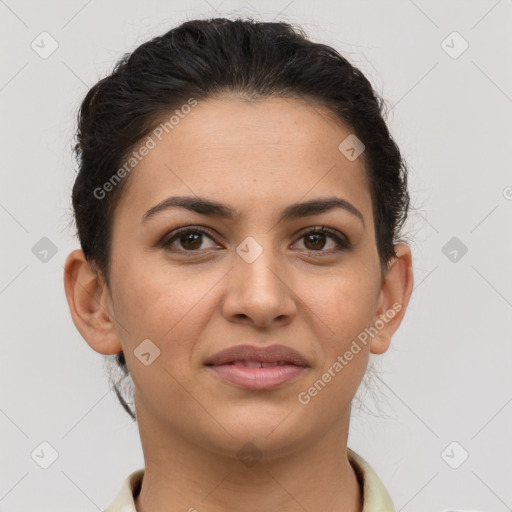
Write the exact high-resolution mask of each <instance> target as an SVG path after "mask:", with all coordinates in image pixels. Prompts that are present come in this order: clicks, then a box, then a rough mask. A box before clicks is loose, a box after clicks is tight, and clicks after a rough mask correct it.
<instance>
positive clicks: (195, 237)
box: [181, 233, 201, 249]
mask: <svg viewBox="0 0 512 512" xmlns="http://www.w3.org/2000/svg"><path fill="white" fill-rule="evenodd" d="M181 238H182V245H183V247H185V248H186V249H197V248H198V247H200V246H201V243H200V239H201V234H200V233H188V234H186V235H183V236H182V237H181ZM183 239H184V241H183ZM198 241H199V243H197V242H198ZM194 242H195V243H194ZM190 243H191V245H192V246H190Z"/></svg>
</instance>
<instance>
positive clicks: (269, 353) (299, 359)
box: [205, 345, 309, 390]
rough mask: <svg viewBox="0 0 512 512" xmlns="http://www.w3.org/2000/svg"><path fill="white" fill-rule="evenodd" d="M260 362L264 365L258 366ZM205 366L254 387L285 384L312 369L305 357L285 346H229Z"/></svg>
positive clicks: (225, 378)
mask: <svg viewBox="0 0 512 512" xmlns="http://www.w3.org/2000/svg"><path fill="white" fill-rule="evenodd" d="M258 362H259V363H262V364H263V365H265V366H259V367H258V366H257V363H258ZM205 365H206V366H207V367H209V368H210V369H211V370H212V371H213V372H215V374H216V375H217V376H219V377H220V378H222V379H223V380H226V381H228V382H230V383H231V384H234V385H235V386H238V387H242V388H246V389H253V390H257V389H273V388H276V387H279V386H283V385H285V384H287V383H289V382H291V381H293V380H296V379H297V378H299V377H300V376H301V375H302V374H303V373H304V372H305V371H306V370H307V368H309V365H308V363H307V361H306V359H305V357H304V356H302V355H301V354H300V353H299V352H297V351H296V350H293V349H291V348H289V347H285V346H284V345H271V346H268V347H256V346H252V345H238V346H235V347H230V348H228V349H226V350H223V351H221V352H218V353H217V354H215V355H214V356H213V357H212V358H210V359H209V360H208V361H207V362H206V363H205ZM267 365H272V366H267Z"/></svg>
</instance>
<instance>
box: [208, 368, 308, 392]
mask: <svg viewBox="0 0 512 512" xmlns="http://www.w3.org/2000/svg"><path fill="white" fill-rule="evenodd" d="M210 368H211V369H212V370H213V371H214V372H215V373H216V374H217V375H218V376H219V377H220V378H222V379H224V380H227V381H228V382H231V383H232V384H235V385H236V386H240V387H242V388H246V389H272V388H276V387H278V386H282V385H283V384H286V383H288V382H290V381H292V380H295V379H297V378H298V377H299V376H300V375H302V373H303V372H304V370H305V369H306V368H304V367H301V366H295V365H289V366H288V365H287V366H267V367H264V368H263V367H260V368H253V367H249V366H237V365H234V364H223V365H219V366H210Z"/></svg>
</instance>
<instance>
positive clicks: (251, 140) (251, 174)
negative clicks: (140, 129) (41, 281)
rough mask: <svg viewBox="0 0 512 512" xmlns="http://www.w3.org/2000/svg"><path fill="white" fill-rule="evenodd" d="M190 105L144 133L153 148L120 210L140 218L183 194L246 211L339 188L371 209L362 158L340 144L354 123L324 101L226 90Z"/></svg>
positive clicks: (341, 193) (131, 181)
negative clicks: (245, 95) (225, 93)
mask: <svg viewBox="0 0 512 512" xmlns="http://www.w3.org/2000/svg"><path fill="white" fill-rule="evenodd" d="M186 111H187V112H189V113H187V114H183V113H182V114H181V116H175V117H174V118H173V123H172V124H171V123H168V124H167V125H164V124H161V125H160V130H159V131H155V130H154V131H153V132H150V133H149V134H148V136H149V137H150V139H151V142H150V140H149V139H148V138H146V137H144V138H143V140H142V141H141V146H140V147H142V146H143V145H146V146H148V147H149V146H151V149H150V150H149V151H147V152H146V155H145V156H144V157H142V158H141V159H140V161H139V162H138V163H137V165H136V166H135V167H134V169H133V170H132V171H131V173H130V176H129V180H128V183H127V185H128V186H127V187H126V189H125V190H124V191H123V194H122V196H121V200H120V202H119V204H118V208H117V209H116V210H117V212H118V213H116V215H118V214H120V212H123V213H122V214H123V215H125V214H126V215H138V217H139V218H140V217H141V216H142V215H143V214H144V212H145V211H146V210H147V209H149V208H150V207H151V206H153V205H154V204H155V203H157V202H159V201H160V200H162V199H165V198H166V197H167V196H170V195H177V194H184V195H194V194H196V195H200V196H207V197H211V198H214V199H217V200H220V201H223V202H226V203H230V204H232V205H233V206H234V207H235V208H236V209H240V210H242V209H243V207H244V206H246V205H247V202H248V201H251V202H252V204H253V205H254V204H255V202H256V203H259V204H260V205H266V206H270V205H275V204H277V203H276V201H277V202H279V203H283V204H284V203H289V202H293V201H297V200H299V199H300V198H302V197H304V196H311V197H304V199H311V198H312V197H317V196H321V195H326V194H328V195H331V196H332V195H333V193H334V194H336V195H339V196H340V197H343V198H345V199H349V198H350V199H351V200H352V202H357V203H358V208H360V209H361V210H363V211H364V210H367V213H368V211H371V202H370V196H369V189H368V186H367V179H366V171H365V168H364V160H363V158H362V157H360V158H357V159H356V160H354V161H350V160H349V159H347V158H346V157H345V156H344V155H343V154H342V153H341V152H340V150H339V149H338V146H339V145H340V143H341V142H342V141H343V140H344V139H345V138H346V137H347V136H349V135H350V134H351V133H352V132H351V129H350V127H349V126H348V125H346V124H344V123H342V122H341V121H340V120H337V119H334V117H333V115H332V114H331V113H330V112H329V111H328V110H327V109H325V108H324V107H322V106H320V105H318V104H316V103H309V102H307V101H305V100H300V99H281V98H279V99H277V98H272V99H270V98H268V99H263V100H257V101H247V100H244V99H241V98H239V97H223V98H217V99H207V100H202V101H199V102H198V103H197V105H196V106H195V107H193V108H191V109H187V110H186ZM172 114H173V113H172V112H171V113H169V115H166V116H163V117H162V123H165V122H166V121H169V119H170V118H171V116H172ZM162 127H163V128H162ZM165 127H167V128H165ZM155 133H156V134H158V136H157V135H155ZM128 207H129V208H128ZM368 209H369V210H368ZM128 210H129V211H128ZM366 216H367V215H365V217H366ZM369 220H370V219H369Z"/></svg>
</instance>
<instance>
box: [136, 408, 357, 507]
mask: <svg viewBox="0 0 512 512" xmlns="http://www.w3.org/2000/svg"><path fill="white" fill-rule="evenodd" d="M138 417H139V420H140V416H138ZM145 418H147V416H145ZM345 423H346V428H345V429H344V430H343V431H340V429H339V428H337V429H335V428H334V427H333V428H332V429H331V431H328V432H326V433H325V435H322V436H318V439H316V440H314V441H311V442H307V443H306V442H303V443H302V445H301V446H299V447H297V449H295V450H291V451H289V452H288V453H287V454H286V455H285V456H278V457H277V456H276V457H274V458H272V459H266V458H265V457H263V458H261V459H258V458H257V457H255V460H253V461H251V460H250V459H246V460H241V459H240V458H237V456H236V455H235V456H229V455H221V454H219V453H214V452H213V451H210V450H208V449H207V448H205V446H200V445H199V444H196V443H193V442H191V440H190V439H187V438H184V437H183V436H180V435H178V434H177V433H176V432H171V433H170V432H169V430H168V428H167V430H165V431H164V429H163V428H161V425H158V423H156V422H150V423H147V422H146V424H142V423H141V422H140V421H139V428H140V434H141V440H142V445H143V447H144V458H145V473H144V478H143V482H142V489H141V491H140V493H139V495H138V496H137V498H136V499H135V505H136V509H137V512H164V511H168V510H183V511H188V512H195V511H197V512H227V511H231V510H233V511H238V510H240V509H241V508H243V509H244V510H245V511H247V512H260V511H261V510H265V511H269V512H271V511H276V512H277V511H279V512H292V511H294V512H295V511H297V510H307V511H308V512H317V511H318V512H320V511H322V512H326V511H328V512H341V511H343V512H362V508H363V501H362V490H361V488H360V484H359V482H358V479H357V476H356V473H355V471H354V469H353V468H352V466H351V464H350V462H349V460H348V457H347V432H348V421H347V422H345ZM162 440H164V441H162ZM249 451H250V450H249Z"/></svg>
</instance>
